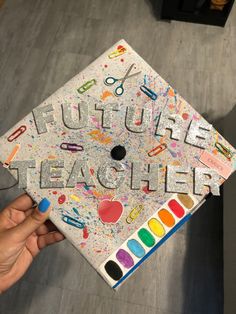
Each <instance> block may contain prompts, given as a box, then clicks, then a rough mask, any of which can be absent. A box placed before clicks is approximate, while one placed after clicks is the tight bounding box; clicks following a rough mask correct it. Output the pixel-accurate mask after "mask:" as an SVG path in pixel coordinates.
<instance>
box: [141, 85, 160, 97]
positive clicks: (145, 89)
mask: <svg viewBox="0 0 236 314" xmlns="http://www.w3.org/2000/svg"><path fill="white" fill-rule="evenodd" d="M140 89H141V91H142V92H143V93H144V94H146V95H147V96H148V97H150V98H151V99H152V100H156V99H157V94H156V93H154V91H152V90H151V89H149V88H148V87H147V86H145V85H142V86H140Z"/></svg>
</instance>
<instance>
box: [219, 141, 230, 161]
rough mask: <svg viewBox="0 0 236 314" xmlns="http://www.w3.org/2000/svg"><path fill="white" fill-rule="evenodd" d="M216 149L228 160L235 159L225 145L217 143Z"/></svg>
mask: <svg viewBox="0 0 236 314" xmlns="http://www.w3.org/2000/svg"><path fill="white" fill-rule="evenodd" d="M215 147H216V149H217V150H218V152H220V153H221V154H222V155H224V156H225V157H226V158H227V159H229V160H230V159H231V158H232V157H233V154H232V153H231V151H230V150H229V149H228V148H227V147H225V146H224V145H223V144H221V143H219V142H216V143H215Z"/></svg>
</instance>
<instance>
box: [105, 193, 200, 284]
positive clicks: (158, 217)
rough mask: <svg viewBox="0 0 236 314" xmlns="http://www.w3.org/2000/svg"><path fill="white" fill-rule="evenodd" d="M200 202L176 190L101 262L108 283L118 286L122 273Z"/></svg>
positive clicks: (144, 255)
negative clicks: (177, 192)
mask: <svg viewBox="0 0 236 314" xmlns="http://www.w3.org/2000/svg"><path fill="white" fill-rule="evenodd" d="M197 204H198V202H197V200H196V199H195V197H194V196H193V195H190V194H188V195H181V194H174V195H173V196H172V197H171V199H169V200H168V201H167V202H166V203H164V204H163V205H162V206H161V207H160V208H159V209H158V211H157V212H156V213H154V215H153V216H152V217H150V218H149V219H148V220H147V221H146V222H145V223H144V224H143V225H142V226H141V227H140V228H139V229H138V230H137V231H136V232H135V233H134V234H133V235H132V236H131V237H130V238H129V239H127V240H126V241H125V242H124V243H123V244H122V246H121V247H119V249H118V250H117V251H116V252H114V253H113V254H112V255H111V256H110V257H109V258H108V259H107V260H106V261H105V262H104V263H103V264H102V265H101V266H100V271H101V273H102V274H103V275H104V276H105V278H106V280H107V281H108V283H109V284H112V285H113V287H114V288H116V287H117V286H118V285H119V284H120V282H122V280H123V279H122V277H124V278H125V277H127V276H129V274H130V273H131V272H133V271H134V270H135V269H136V268H137V267H138V266H139V265H140V264H141V263H142V261H143V260H144V259H145V257H146V255H148V254H151V253H152V252H154V250H155V249H156V248H158V247H159V246H160V245H161V244H162V243H163V242H164V241H165V240H166V239H167V238H168V236H169V234H170V233H171V232H172V233H173V232H174V231H175V227H178V226H180V225H181V222H182V221H183V222H184V221H185V219H186V218H188V216H190V215H191V213H193V211H194V208H195V207H196V205H197ZM176 229H177V228H176Z"/></svg>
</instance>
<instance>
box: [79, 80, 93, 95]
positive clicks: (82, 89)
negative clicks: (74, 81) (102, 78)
mask: <svg viewBox="0 0 236 314" xmlns="http://www.w3.org/2000/svg"><path fill="white" fill-rule="evenodd" d="M95 84H96V80H95V79H92V80H90V81H87V82H86V83H84V84H83V85H82V86H80V87H79V88H78V89H77V92H78V93H79V94H83V93H85V92H86V91H87V90H88V89H90V88H91V87H92V86H93V85H95Z"/></svg>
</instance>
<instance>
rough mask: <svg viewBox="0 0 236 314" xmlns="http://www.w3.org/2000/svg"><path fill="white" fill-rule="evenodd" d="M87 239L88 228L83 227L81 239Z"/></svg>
mask: <svg viewBox="0 0 236 314" xmlns="http://www.w3.org/2000/svg"><path fill="white" fill-rule="evenodd" d="M88 237H89V233H88V228H87V226H85V227H84V229H83V238H84V239H88Z"/></svg>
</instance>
